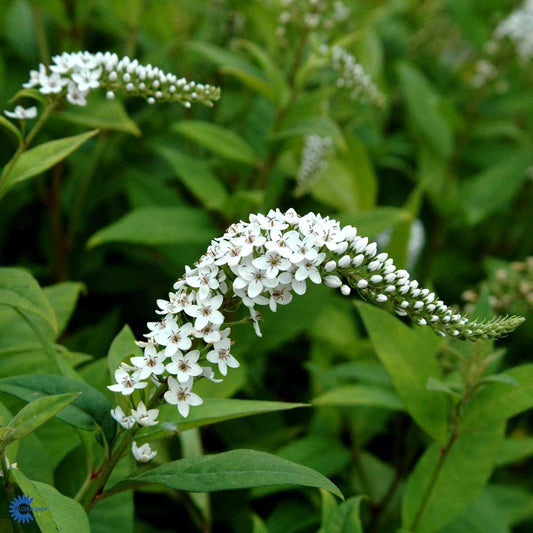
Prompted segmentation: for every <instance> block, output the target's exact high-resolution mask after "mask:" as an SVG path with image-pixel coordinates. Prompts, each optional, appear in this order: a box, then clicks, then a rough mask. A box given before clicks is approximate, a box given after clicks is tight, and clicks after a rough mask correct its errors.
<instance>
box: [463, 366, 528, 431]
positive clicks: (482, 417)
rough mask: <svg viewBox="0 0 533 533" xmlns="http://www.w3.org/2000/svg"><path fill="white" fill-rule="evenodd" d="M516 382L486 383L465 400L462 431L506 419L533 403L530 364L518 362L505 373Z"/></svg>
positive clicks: (526, 408)
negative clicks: (467, 402) (517, 364)
mask: <svg viewBox="0 0 533 533" xmlns="http://www.w3.org/2000/svg"><path fill="white" fill-rule="evenodd" d="M505 374H506V375H507V376H508V378H511V380H513V381H514V382H516V383H517V384H518V385H512V384H509V383H489V384H486V385H484V386H483V388H482V389H481V390H480V391H479V392H477V393H476V394H475V395H474V397H473V398H472V400H471V401H470V402H469V404H468V408H467V409H466V411H465V413H464V417H463V420H462V424H461V432H463V431H470V430H474V429H477V428H482V427H485V426H488V425H491V424H494V423H495V422H498V421H499V420H506V419H507V418H511V417H512V416H515V415H517V414H519V413H521V412H523V411H526V410H528V409H531V408H532V407H533V364H527V365H521V366H517V367H515V368H512V369H511V370H509V371H506V373H505Z"/></svg>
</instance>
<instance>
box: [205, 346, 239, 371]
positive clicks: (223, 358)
mask: <svg viewBox="0 0 533 533" xmlns="http://www.w3.org/2000/svg"><path fill="white" fill-rule="evenodd" d="M230 346H231V341H230V340H229V339H222V340H221V341H219V342H216V343H215V345H214V350H211V351H210V352H209V353H208V354H207V360H208V361H209V362H210V363H216V364H218V370H219V371H220V373H221V374H222V375H223V376H225V375H226V374H227V373H228V366H229V367H230V368H238V367H239V366H240V364H239V361H237V359H235V357H233V355H231V354H230V353H229V349H230Z"/></svg>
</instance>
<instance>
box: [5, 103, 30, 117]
mask: <svg viewBox="0 0 533 533" xmlns="http://www.w3.org/2000/svg"><path fill="white" fill-rule="evenodd" d="M4 114H5V115H6V117H9V118H15V119H18V120H26V119H28V118H35V117H36V116H37V108H36V107H35V106H32V107H28V109H25V108H24V107H22V106H21V105H17V106H15V110H14V111H4Z"/></svg>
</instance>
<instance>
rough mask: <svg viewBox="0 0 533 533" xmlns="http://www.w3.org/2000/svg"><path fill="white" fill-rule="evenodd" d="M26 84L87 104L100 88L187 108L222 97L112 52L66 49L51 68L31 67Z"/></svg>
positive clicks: (209, 88)
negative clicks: (95, 90) (88, 99)
mask: <svg viewBox="0 0 533 533" xmlns="http://www.w3.org/2000/svg"><path fill="white" fill-rule="evenodd" d="M23 86H24V87H25V88H33V87H35V88H37V89H38V90H39V91H40V92H41V93H43V94H64V95H66V98H67V100H68V101H69V102H70V103H71V104H73V105H78V106H84V105H86V103H87V100H86V98H87V95H88V94H89V92H90V91H91V90H93V89H99V88H100V89H104V90H105V91H106V95H107V98H108V99H110V100H112V99H113V98H114V97H115V93H116V92H125V93H127V94H130V95H134V96H142V97H144V98H146V99H147V101H148V103H149V104H153V103H155V102H156V101H158V102H180V103H181V104H183V105H184V106H185V107H190V106H191V104H193V103H197V102H200V103H202V104H205V105H207V106H212V105H213V102H215V101H217V100H218V99H219V98H220V89H219V88H218V87H213V86H212V85H207V84H202V83H196V82H194V81H187V80H186V79H185V78H178V77H177V76H176V75H175V74H167V73H165V72H163V71H162V70H161V69H160V68H159V67H153V66H152V65H141V64H140V63H139V61H138V60H137V59H130V58H129V57H127V56H126V57H123V58H122V59H119V58H118V56H117V54H114V53H111V52H105V53H102V52H97V53H96V54H92V53H90V52H72V53H68V52H64V53H62V54H61V55H57V56H54V57H53V58H52V64H51V65H50V67H46V66H44V65H43V64H40V65H39V69H38V70H32V71H31V72H30V80H29V81H28V82H27V83H25V84H24V85H23Z"/></svg>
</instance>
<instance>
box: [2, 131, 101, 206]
mask: <svg viewBox="0 0 533 533" xmlns="http://www.w3.org/2000/svg"><path fill="white" fill-rule="evenodd" d="M97 133H98V130H93V131H88V132H87V133H82V134H80V135H74V136H73V137H65V138H64V139H57V140H55V141H50V142H47V143H43V144H40V145H39V146H36V147H35V148H32V149H31V150H28V151H27V152H24V153H23V154H22V155H21V156H20V158H19V159H18V161H17V162H16V163H15V166H14V167H13V169H12V170H11V172H10V173H9V174H8V176H7V179H6V181H5V182H4V184H3V186H2V188H1V189H0V197H2V196H3V195H4V194H5V193H6V191H7V190H8V189H9V188H10V187H12V186H13V185H14V184H15V183H19V182H21V181H24V180H27V179H29V178H33V177H34V176H38V175H39V174H42V173H43V172H44V171H45V170H48V169H49V168H51V167H53V166H54V165H56V164H57V163H59V162H60V161H62V160H63V159H65V158H66V157H68V156H69V155H70V154H71V153H72V152H74V151H75V150H77V149H78V148H79V147H80V146H81V145H82V144H84V143H85V142H87V141H88V140H89V139H90V138H91V137H94V136H95V135H96V134H97Z"/></svg>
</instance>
